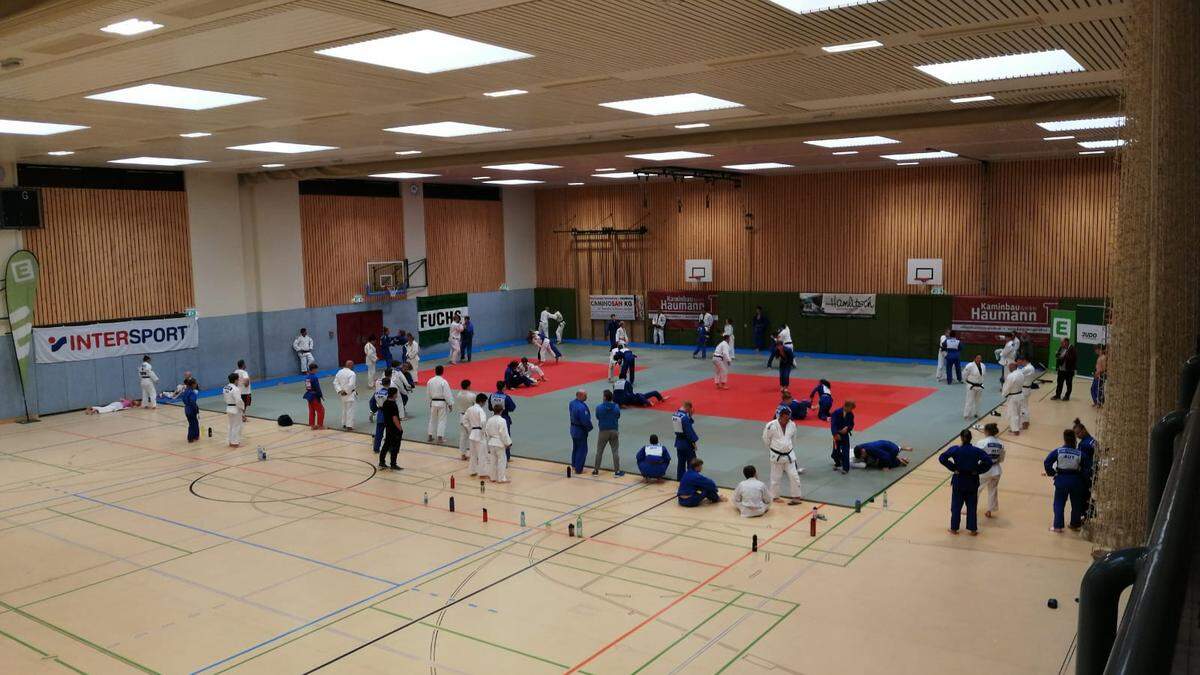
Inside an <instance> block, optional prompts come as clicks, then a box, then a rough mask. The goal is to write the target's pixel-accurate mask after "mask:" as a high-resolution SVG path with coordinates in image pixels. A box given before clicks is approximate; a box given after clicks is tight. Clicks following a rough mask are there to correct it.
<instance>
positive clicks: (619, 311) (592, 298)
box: [588, 295, 637, 321]
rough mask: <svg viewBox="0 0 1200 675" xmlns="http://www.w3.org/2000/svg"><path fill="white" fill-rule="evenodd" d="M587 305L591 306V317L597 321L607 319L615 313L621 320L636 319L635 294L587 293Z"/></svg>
mask: <svg viewBox="0 0 1200 675" xmlns="http://www.w3.org/2000/svg"><path fill="white" fill-rule="evenodd" d="M588 305H590V306H591V310H592V312H591V314H592V319H594V320H597V321H607V320H608V317H609V315H611V314H616V315H617V318H618V319H620V320H621V321H633V320H634V319H637V296H635V295H589V296H588Z"/></svg>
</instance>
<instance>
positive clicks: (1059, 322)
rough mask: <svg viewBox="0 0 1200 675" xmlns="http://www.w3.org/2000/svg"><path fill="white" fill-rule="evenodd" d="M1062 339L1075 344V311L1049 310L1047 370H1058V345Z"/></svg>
mask: <svg viewBox="0 0 1200 675" xmlns="http://www.w3.org/2000/svg"><path fill="white" fill-rule="evenodd" d="M1063 338H1066V339H1068V340H1070V341H1071V342H1072V343H1074V342H1075V310H1073V309H1052V310H1050V345H1049V352H1050V355H1049V357H1048V358H1047V359H1046V361H1047V363H1046V369H1047V370H1055V369H1057V368H1058V345H1059V344H1060V343H1061V342H1062V339H1063Z"/></svg>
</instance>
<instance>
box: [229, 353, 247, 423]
mask: <svg viewBox="0 0 1200 675" xmlns="http://www.w3.org/2000/svg"><path fill="white" fill-rule="evenodd" d="M233 374H234V375H237V376H238V381H237V386H238V390H239V391H241V392H242V403H243V404H244V405H243V406H242V421H243V422H245V421H246V411H247V410H249V409H250V373H249V372H247V371H246V362H245V361H244V360H242V359H238V362H237V369H236V370H234V371H233Z"/></svg>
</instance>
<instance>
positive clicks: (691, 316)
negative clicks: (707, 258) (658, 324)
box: [646, 291, 717, 330]
mask: <svg viewBox="0 0 1200 675" xmlns="http://www.w3.org/2000/svg"><path fill="white" fill-rule="evenodd" d="M704 312H710V313H711V314H712V315H713V318H714V319H715V318H716V317H717V294H716V293H711V292H708V291H650V292H649V293H647V294H646V315H647V316H651V317H652V316H654V315H655V314H660V313H661V314H665V315H666V316H667V328H671V329H675V330H695V329H696V322H697V321H699V320H700V315H701V314H704Z"/></svg>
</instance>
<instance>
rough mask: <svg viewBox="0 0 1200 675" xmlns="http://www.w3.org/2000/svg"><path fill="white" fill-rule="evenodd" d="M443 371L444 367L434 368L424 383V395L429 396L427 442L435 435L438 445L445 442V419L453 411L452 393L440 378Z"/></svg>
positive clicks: (447, 383)
mask: <svg viewBox="0 0 1200 675" xmlns="http://www.w3.org/2000/svg"><path fill="white" fill-rule="evenodd" d="M445 371H446V369H445V367H444V366H438V367H437V368H434V369H433V372H434V375H433V377H431V378H429V382H426V383H425V393H426V394H427V395H428V396H429V426H428V429H427V433H428V438H427V440H430V441H432V440H433V437H434V434H435V433H436V434H437V440H438V443H441V442H442V441H444V440H446V417H447V416H448V415H449V414H450V412H451V411H452V410H453V409H454V401H453V397H454V393H453V392H452V391H450V383H449V382H447V381H446V378H444V377H442V373H444V372H445Z"/></svg>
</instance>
